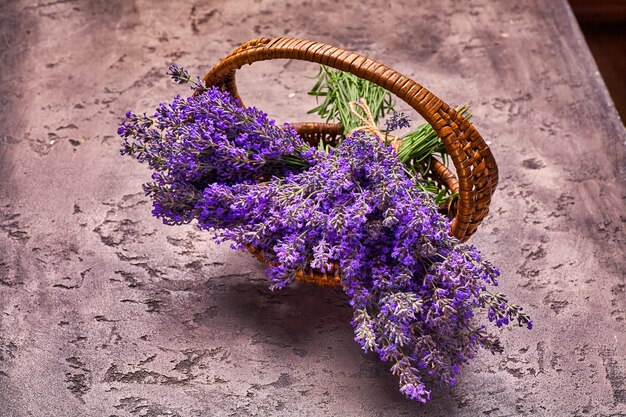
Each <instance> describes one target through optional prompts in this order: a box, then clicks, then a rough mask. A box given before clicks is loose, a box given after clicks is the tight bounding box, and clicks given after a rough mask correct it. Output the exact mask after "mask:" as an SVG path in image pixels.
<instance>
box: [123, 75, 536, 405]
mask: <svg viewBox="0 0 626 417" xmlns="http://www.w3.org/2000/svg"><path fill="white" fill-rule="evenodd" d="M171 72H172V73H173V75H174V77H175V79H177V80H178V81H181V80H182V81H188V79H189V77H188V76H186V78H185V77H184V75H186V72H184V71H183V70H181V69H178V68H174V69H173V70H172V71H171ZM181 77H182V78H181ZM196 86H197V87H198V86H199V87H201V89H200V90H197V94H195V95H194V97H190V98H187V99H184V98H181V97H176V98H174V100H173V101H172V102H171V103H169V104H161V105H160V106H159V107H158V108H157V110H156V112H155V113H154V114H153V115H152V116H146V115H144V116H139V115H136V114H133V113H131V112H129V113H127V115H126V116H127V117H126V121H124V122H123V123H122V124H121V125H120V128H119V130H118V133H119V134H120V135H121V136H122V137H123V138H124V147H123V149H122V153H123V154H128V155H131V156H133V157H135V158H136V159H138V160H139V161H141V162H147V163H148V164H149V166H150V168H151V169H152V171H153V174H152V180H153V181H152V182H150V183H148V184H146V185H145V191H146V194H147V195H148V196H150V197H151V198H152V200H153V207H154V209H153V214H154V215H155V216H156V217H158V218H160V219H162V220H163V221H164V223H166V224H172V225H175V224H184V223H189V222H191V221H193V220H196V221H197V226H198V227H199V228H200V229H204V230H210V231H213V232H215V237H216V239H217V240H218V241H231V242H233V246H234V247H236V248H240V249H241V248H244V247H250V246H251V247H254V248H255V249H256V250H257V251H259V252H260V253H262V254H263V256H264V258H265V260H266V262H267V263H268V265H269V266H268V268H267V272H266V274H267V277H268V279H269V280H270V281H271V282H272V287H271V288H272V289H278V288H282V287H284V286H285V285H288V284H289V283H291V282H292V281H293V280H294V277H295V275H296V272H297V271H298V270H300V269H302V268H305V267H307V266H311V267H313V268H316V269H317V270H321V271H329V270H331V269H332V268H334V267H335V265H338V268H339V274H340V276H341V283H342V285H343V289H344V291H345V293H346V295H347V296H348V297H349V300H350V304H351V306H352V307H353V309H354V318H353V320H352V325H353V327H354V331H355V340H356V341H357V342H358V343H359V344H360V345H361V347H362V348H363V349H364V350H365V351H371V352H375V353H376V354H377V355H378V356H379V357H380V359H381V360H382V361H385V362H388V363H390V364H391V372H392V373H393V374H395V375H397V376H398V377H399V383H400V391H401V392H402V393H403V394H404V395H405V396H406V397H408V398H410V399H414V400H417V401H420V402H425V401H427V400H428V399H429V398H430V390H428V389H427V387H426V386H425V383H424V381H423V378H424V377H425V376H426V375H430V376H431V377H434V378H435V379H438V380H439V381H440V382H441V383H442V384H444V385H454V383H455V379H456V377H457V375H458V374H459V373H460V368H461V366H462V365H463V364H465V363H467V362H468V361H469V360H470V359H472V358H473V357H474V356H475V354H476V353H477V352H478V350H479V349H480V348H485V349H487V350H489V351H491V352H499V351H501V350H502V346H501V344H500V341H499V339H498V337H497V336H496V335H494V334H491V333H489V332H488V331H487V328H486V326H485V325H484V324H481V322H480V321H479V320H478V317H477V315H478V314H484V313H486V316H487V318H488V319H489V321H492V322H495V324H496V325H497V326H502V325H506V324H509V323H510V322H514V321H517V322H518V324H519V325H525V326H527V327H528V328H530V327H531V326H532V322H531V321H530V319H529V318H528V316H526V315H525V314H524V313H523V312H522V310H521V307H519V306H516V305H513V304H509V303H508V301H507V299H506V298H505V297H504V296H503V295H502V294H493V293H491V292H489V290H488V286H491V285H497V281H496V280H497V277H498V275H499V272H498V270H497V269H496V268H494V267H493V266H492V265H491V264H490V263H489V262H488V261H486V260H483V259H482V258H481V256H480V254H479V253H478V251H477V250H476V249H475V248H474V247H473V246H470V245H466V244H462V243H460V242H459V240H458V239H456V238H455V237H453V236H452V235H451V234H450V222H449V220H448V218H447V217H446V216H445V215H443V214H441V213H440V212H439V210H438V208H437V206H436V205H435V204H434V201H433V195H432V194H429V193H427V192H424V191H423V190H422V188H420V187H419V186H418V182H419V181H420V178H419V176H417V177H410V176H408V175H407V173H406V170H405V167H404V166H403V164H402V162H400V160H399V159H398V157H397V155H396V153H395V151H394V149H393V147H392V146H390V145H388V144H386V143H385V142H384V141H383V140H381V138H380V137H377V136H372V135H370V134H367V133H364V132H356V133H353V134H351V135H349V136H348V137H346V138H345V139H344V140H343V141H342V142H341V143H340V144H339V145H338V146H337V147H336V148H328V149H327V150H322V149H318V148H315V147H312V146H310V145H309V144H307V143H306V142H304V141H303V140H302V139H301V138H300V137H299V136H298V134H297V133H296V131H295V130H293V129H292V128H291V127H289V125H284V126H278V125H277V124H276V123H275V122H274V121H273V120H269V119H268V117H267V115H266V114H265V113H263V112H261V111H259V110H257V109H255V108H248V109H244V108H243V107H242V106H241V105H240V103H239V102H238V101H237V100H236V99H234V98H233V97H232V96H231V95H230V94H229V93H227V92H224V91H221V90H220V89H218V88H209V89H205V88H203V86H202V84H201V83H200V84H197V85H196Z"/></svg>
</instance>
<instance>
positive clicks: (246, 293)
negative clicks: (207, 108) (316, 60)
mask: <svg viewBox="0 0 626 417" xmlns="http://www.w3.org/2000/svg"><path fill="white" fill-rule="evenodd" d="M262 35H263V36H265V35H270V36H282V35H288V36H294V37H306V38H309V39H314V40H321V41H326V42H328V43H331V44H335V45H337V46H342V47H344V48H349V49H353V50H356V51H359V52H361V53H365V54H368V55H369V56H371V57H374V58H376V59H379V60H381V61H383V62H385V63H387V64H388V65H390V66H392V67H394V68H396V69H398V70H400V71H402V72H404V73H406V74H407V75H409V76H411V77H412V78H414V79H416V80H417V81H418V82H421V83H422V84H424V85H425V86H427V87H428V88H430V89H431V90H432V91H433V92H435V93H436V94H437V95H439V96H440V97H442V98H443V99H444V100H446V101H448V102H449V103H450V104H455V105H456V104H460V103H463V102H470V103H471V105H472V109H473V112H474V114H475V118H474V123H475V124H476V126H477V127H478V128H479V130H480V131H481V132H482V133H483V135H484V136H485V137H486V138H487V139H488V140H489V141H490V142H491V146H492V148H493V150H494V153H495V155H496V158H497V160H498V162H499V165H500V169H501V173H502V175H501V178H502V180H501V185H500V187H499V189H498V191H497V193H496V194H495V197H494V200H493V206H492V211H491V214H490V216H489V218H488V220H487V221H486V222H485V223H484V224H483V226H482V227H481V229H480V230H479V232H478V233H477V234H476V235H475V236H474V237H473V239H472V241H473V243H475V244H476V245H478V246H479V247H480V248H481V249H482V251H483V252H484V253H485V255H486V256H488V257H489V258H491V259H492V260H493V261H494V263H496V264H497V265H498V266H500V268H501V269H502V271H503V279H502V285H501V286H502V288H503V291H504V292H506V293H508V294H509V295H510V297H511V298H512V299H513V300H514V301H516V302H519V303H521V304H522V305H524V306H526V308H527V310H528V311H529V312H530V313H531V314H532V316H533V318H534V320H535V323H536V328H535V329H534V330H533V331H525V330H522V329H515V330H514V331H507V330H505V331H502V339H503V342H504V345H505V347H506V352H505V353H504V354H503V355H499V356H491V355H489V354H487V353H485V354H482V355H481V356H480V357H479V358H478V359H477V360H475V361H474V363H472V364H471V365H470V366H468V367H467V368H466V369H465V371H464V374H463V377H462V378H461V380H460V383H459V385H458V387H456V388H454V389H451V390H449V389H445V390H442V389H436V390H435V391H434V392H433V400H432V401H431V402H430V403H429V404H428V405H426V406H423V405H419V404H415V403H412V402H409V401H406V400H404V399H403V398H402V396H401V395H400V394H399V393H398V391H397V383H396V380H395V378H394V377H393V376H391V375H390V374H389V373H388V371H387V368H386V366H385V365H382V364H380V363H379V362H378V361H377V360H376V359H375V358H372V357H371V356H367V355H364V354H362V353H361V352H360V349H359V347H358V346H357V345H356V343H355V342H353V340H352V337H353V335H352V330H351V328H350V325H349V319H350V316H351V311H350V308H349V307H347V305H346V300H345V299H344V297H343V296H342V295H341V294H340V293H339V292H336V291H334V290H328V289H321V288H315V287H311V286H305V285H294V286H293V287H291V288H289V289H286V290H285V291H282V292H279V293H275V294H273V293H271V292H269V291H268V290H267V286H266V283H265V282H264V280H263V276H262V267H261V266H260V265H258V264H257V263H256V261H255V260H254V259H253V258H252V257H251V256H249V255H247V254H245V253H238V252H233V251H230V250H229V249H228V248H226V247H218V246H216V245H214V244H213V243H212V242H211V237H210V236H209V235H208V234H207V233H199V232H198V231H196V230H194V228H193V226H186V227H166V226H163V225H162V224H160V223H159V221H157V220H155V219H153V218H152V217H151V216H150V204H149V202H148V201H146V199H145V197H144V196H143V194H142V192H141V184H142V183H143V182H145V181H146V180H147V179H148V176H149V173H148V171H147V169H146V167H144V166H141V165H139V164H137V163H135V162H134V161H133V160H130V159H128V158H121V157H120V156H119V154H118V147H119V141H118V139H117V137H116V135H115V130H116V125H117V123H118V122H119V121H120V120H121V117H122V115H123V113H124V112H125V111H126V110H128V109H133V110H135V111H151V110H152V109H153V108H154V106H155V105H156V104H157V103H159V102H160V101H163V100H167V99H168V98H170V97H171V96H173V95H174V94H177V93H180V94H187V93H188V92H187V91H186V90H185V89H184V88H181V87H179V86H176V85H174V84H173V83H171V82H169V81H168V80H167V78H166V76H165V75H164V73H165V71H166V68H167V66H168V65H169V64H171V63H173V62H176V63H179V64H181V65H184V66H186V67H188V68H189V69H190V70H192V71H193V72H195V73H197V74H202V73H204V72H206V71H207V70H208V69H209V68H210V67H211V65H212V64H214V63H215V62H216V61H217V60H218V59H219V58H220V57H221V56H223V55H225V54H226V53H228V52H230V50H232V49H233V48H234V47H235V46H236V45H238V44H239V43H240V42H243V41H246V40H248V39H251V38H254V37H258V36H262ZM0 57H1V62H2V70H1V71H0V101H1V103H2V107H1V109H2V110H1V112H0V179H1V181H0V199H1V204H0V416H2V417H23V416H248V415H258V416H269V415H277V416H279V415H280V416H283V415H284V416H295V415H303V416H322V415H348V416H352V415H362V416H399V415H417V416H426V415H428V416H482V415H485V416H492V417H493V416H518V415H519V416H531V415H532V416H587V415H589V416H609V415H611V416H618V415H620V416H623V415H626V414H625V413H626V359H625V358H626V355H625V354H624V353H625V352H626V336H625V333H624V330H625V318H626V296H625V294H626V287H625V270H626V264H625V260H624V258H625V256H624V249H623V247H624V243H625V241H626V234H625V232H624V229H625V227H626V224H625V222H626V210H625V206H626V204H625V198H626V189H625V187H624V180H625V177H626V176H625V170H624V166H625V161H626V159H625V148H626V146H625V142H626V134H625V133H624V128H623V126H622V125H621V123H620V121H619V119H618V116H617V113H616V111H615V109H614V108H613V106H612V104H611V102H610V99H609V98H608V95H607V92H606V90H605V88H604V86H603V84H602V81H601V78H600V76H599V74H598V72H597V71H596V67H595V64H594V63H593V61H592V59H591V56H590V54H589V52H588V50H587V47H586V45H585V43H584V40H583V38H582V36H581V34H580V32H579V30H578V27H577V25H576V23H575V21H574V20H573V17H572V15H571V13H570V11H569V9H568V6H567V3H566V2H565V1H564V0H533V1H530V0H529V1H524V2H509V1H504V0H502V1H497V2H493V1H489V0H471V1H467V2H456V1H453V0H438V1H434V0H427V1H422V2H411V1H401V0H395V1H376V2H375V1H372V0H364V1H361V2H358V3H357V2H354V3H352V2H350V3H348V2H342V3H336V2H329V1H303V2H295V1H294V2H291V3H289V2H287V1H284V0H254V1H253V0H250V1H248V0H241V1H229V2H218V1H207V0H199V1H194V2H191V1H190V2H167V1H147V0H134V1H132V0H114V1H96V0H92V1H78V0H77V1H72V0H57V1H54V0H52V1H47V0H35V1H26V0H24V1H20V0H18V1H6V0H5V1H3V2H2V4H1V5H0ZM315 69H316V68H315V66H311V65H305V64H301V63H295V62H288V61H276V62H269V63H263V64H259V65H255V66H253V67H250V68H246V70H245V71H243V72H242V79H241V83H240V91H241V92H242V95H243V97H244V99H246V101H247V102H248V103H252V104H255V105H258V106H259V107H261V108H263V109H265V110H266V111H268V112H269V113H270V115H272V116H274V117H277V118H278V119H279V120H280V121H297V120H303V119H304V115H305V111H306V110H307V109H308V108H309V107H310V106H311V104H312V103H313V102H312V101H311V100H310V98H308V97H307V96H306V94H305V93H306V90H307V88H308V87H309V86H310V80H309V79H307V78H306V77H307V76H310V75H311V74H313V73H314V72H315Z"/></svg>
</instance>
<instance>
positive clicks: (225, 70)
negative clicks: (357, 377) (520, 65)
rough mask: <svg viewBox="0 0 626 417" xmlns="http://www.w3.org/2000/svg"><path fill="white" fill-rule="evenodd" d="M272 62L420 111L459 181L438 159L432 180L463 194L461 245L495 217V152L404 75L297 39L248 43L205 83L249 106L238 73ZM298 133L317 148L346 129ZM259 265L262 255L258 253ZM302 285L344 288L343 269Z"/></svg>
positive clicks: (310, 127)
mask: <svg viewBox="0 0 626 417" xmlns="http://www.w3.org/2000/svg"><path fill="white" fill-rule="evenodd" d="M271 59H297V60H303V61H310V62H316V63H319V64H321V65H326V66H328V67H332V68H336V69H339V70H342V71H347V72H351V73H353V74H355V75H356V76H358V77H360V78H363V79H366V80H369V81H371V82H373V83H375V84H377V85H379V86H381V87H383V88H385V89H387V90H388V91H390V92H391V93H393V94H394V95H396V96H397V97H398V98H400V99H401V100H403V101H405V102H406V103H407V104H408V105H409V106H411V107H412V108H413V109H415V111H417V112H418V113H419V114H420V115H421V116H422V117H423V118H424V119H425V120H426V121H427V122H428V123H430V125H431V126H432V127H433V128H434V130H435V132H437V135H438V136H439V137H440V138H441V140H442V142H443V144H444V146H445V148H446V151H447V153H448V154H449V155H450V159H451V160H452V162H453V164H454V168H455V170H456V175H455V174H454V173H453V172H452V171H451V170H449V169H448V168H447V167H446V166H445V165H444V164H442V163H441V162H439V161H437V160H435V159H433V161H432V163H431V173H430V175H431V176H432V178H434V179H436V180H437V181H439V182H440V183H441V184H443V185H445V186H446V187H448V188H449V189H450V190H451V191H452V192H453V193H458V199H456V200H455V202H454V204H452V205H450V206H448V208H447V211H448V215H449V216H450V217H451V218H453V220H452V225H451V233H452V234H453V235H454V236H456V237H457V238H459V239H460V240H461V241H465V240H467V239H468V238H469V237H470V236H471V235H472V234H473V233H474V232H475V231H476V229H477V227H478V225H479V224H480V223H481V222H482V220H483V218H484V217H485V216H486V215H487V213H488V211H489V203H490V202H491V195H492V194H493V192H494V191H495V189H496V185H497V183H498V167H497V165H496V161H495V159H494V157H493V155H492V154H491V150H490V149H489V147H488V146H487V144H486V143H485V141H484V139H483V138H482V137H481V135H480V134H479V133H478V131H477V130H476V129H475V128H474V126H473V125H472V124H471V123H470V122H469V121H467V120H466V119H464V118H463V116H462V115H461V114H460V113H459V112H457V111H456V110H455V109H454V108H453V107H450V106H449V105H448V104H446V103H444V102H443V101H442V100H440V99H439V98H438V97H436V96H435V95H434V94H432V93H431V92H430V91H428V90H427V89H426V88H424V87H423V86H421V85H420V84H418V83H416V82H415V81H413V80H411V79H410V78H408V77H406V76H405V75H402V74H400V73H399V72H397V71H395V70H393V69H391V68H389V67H387V66H385V65H383V64H381V63H380V62H377V61H375V60H373V59H370V58H367V57H364V56H362V55H359V54H356V53H354V52H350V51H346V50H344V49H340V48H337V47H334V46H331V45H327V44H324V43H320V42H313V41H308V40H303V39H293V38H273V39H271V38H260V39H253V40H251V41H248V42H245V43H244V44H242V45H241V46H239V47H238V48H237V49H235V50H234V51H233V52H231V53H230V54H229V55H227V56H225V57H224V58H222V59H221V60H220V61H219V62H218V63H217V65H215V66H214V67H213V69H211V70H210V71H209V72H208V73H207V74H206V75H205V77H204V81H205V83H206V84H207V85H208V86H218V87H220V88H222V89H224V90H227V91H228V92H230V93H231V94H232V95H233V96H234V97H236V98H238V99H239V100H240V101H241V103H242V104H243V100H241V97H240V96H239V93H238V91H237V85H236V83H235V72H236V71H237V70H238V69H240V68H241V67H242V66H244V65H245V64H252V63H254V62H257V61H265V60H271ZM292 125H293V126H294V127H295V128H296V130H297V131H298V133H299V134H300V135H301V136H302V137H303V138H304V139H305V140H307V141H308V142H310V143H312V144H315V143H317V142H318V141H319V140H320V139H321V138H323V139H324V141H325V142H328V141H332V140H337V139H338V138H339V137H340V136H341V134H342V132H343V128H342V126H340V125H337V124H327V123H295V124H292ZM250 251H251V252H253V253H255V254H256V255H257V257H258V258H259V260H261V261H263V256H262V254H259V253H257V252H256V251H255V250H254V248H250ZM296 279H298V280H301V281H307V282H313V283H316V284H318V285H331V286H337V285H340V281H339V273H338V271H337V268H335V270H334V271H332V272H331V273H328V274H325V273H320V272H318V271H315V270H312V269H310V268H306V269H305V270H302V271H299V272H298V274H297V276H296Z"/></svg>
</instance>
